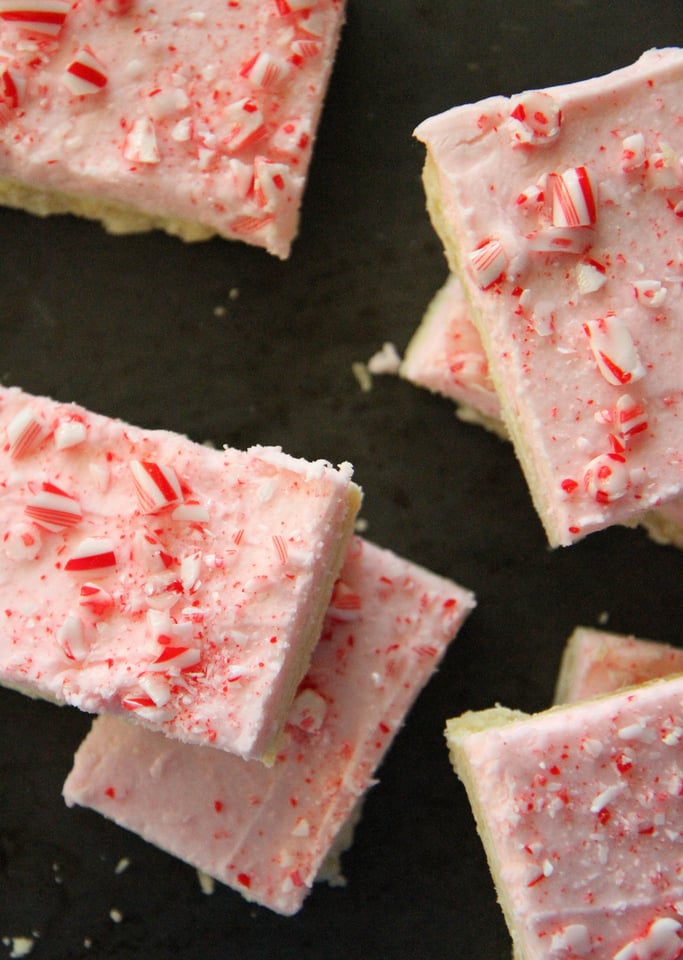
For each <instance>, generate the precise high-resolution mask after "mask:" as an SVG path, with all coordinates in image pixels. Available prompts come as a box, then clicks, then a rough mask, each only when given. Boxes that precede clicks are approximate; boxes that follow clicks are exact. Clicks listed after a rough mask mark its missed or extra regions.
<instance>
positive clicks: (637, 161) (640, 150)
mask: <svg viewBox="0 0 683 960" xmlns="http://www.w3.org/2000/svg"><path fill="white" fill-rule="evenodd" d="M644 163H645V137H644V136H643V135H642V133H633V134H631V136H629V137H624V139H623V140H622V141H621V169H622V170H623V171H624V172H625V173H630V172H631V171H632V170H638V169H639V168H640V167H642V166H643V164H644Z"/></svg>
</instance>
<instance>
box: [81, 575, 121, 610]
mask: <svg viewBox="0 0 683 960" xmlns="http://www.w3.org/2000/svg"><path fill="white" fill-rule="evenodd" d="M78 602H79V604H80V605H81V606H82V607H85V608H86V609H88V610H90V612H91V613H94V614H95V615H96V616H98V617H100V616H102V614H103V613H106V612H107V610H111V609H112V608H113V606H114V598H113V597H112V595H111V594H110V593H109V592H108V591H107V590H104V589H103V588H102V587H100V586H99V584H96V583H84V584H83V585H82V586H81V592H80V596H79V598H78Z"/></svg>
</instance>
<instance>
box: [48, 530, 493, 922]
mask: <svg viewBox="0 0 683 960" xmlns="http://www.w3.org/2000/svg"><path fill="white" fill-rule="evenodd" d="M473 605H474V598H473V596H472V594H471V593H469V592H468V591H466V590H464V589H462V588H461V587H459V586H456V585H455V584H454V583H452V582H450V581H448V580H445V579H443V578H441V577H438V576H436V575H435V574H433V573H430V572H428V571H427V570H425V569H423V568H421V567H418V566H416V565H415V564H412V563H409V562H407V561H405V560H402V559H401V558H400V557H397V556H396V555H395V554H392V553H390V552H389V551H387V550H382V549H380V548H379V547H376V546H374V545H373V544H371V543H369V542H367V541H363V540H360V539H356V540H355V541H354V542H353V543H352V546H351V548H350V550H349V552H348V555H347V558H346V562H345V564H344V568H343V570H342V574H341V577H340V579H339V581H338V583H337V585H336V587H335V592H334V595H333V598H332V603H331V605H330V608H329V610H328V613H327V617H326V620H325V624H324V628H323V632H322V636H321V639H320V642H319V643H318V645H317V647H316V649H315V652H314V654H313V661H312V665H311V669H310V671H309V673H308V674H307V676H306V678H305V680H304V682H303V683H302V685H301V688H300V690H299V693H298V695H297V697H296V699H295V701H294V706H293V709H292V711H291V713H290V715H289V720H288V724H287V727H286V731H285V736H284V739H283V741H282V743H281V745H280V749H279V750H278V752H277V756H276V758H275V762H274V764H273V766H272V767H266V766H265V765H264V764H261V763H254V762H245V761H243V760H240V759H239V758H237V757H235V756H230V755H229V754H227V753H219V752H218V751H216V750H206V749H200V748H198V747H192V746H188V745H186V744H181V743H177V742H176V743H174V742H172V741H170V740H167V739H165V738H164V737H161V736H160V735H158V734H154V733H150V732H148V731H146V730H142V729H141V728H139V727H134V726H133V725H131V724H127V723H125V722H124V721H121V720H115V719H113V718H110V717H99V718H98V719H97V720H95V722H94V724H93V727H92V730H91V732H90V734H89V735H88V737H87V738H86V739H85V741H84V742H83V743H82V745H81V746H80V748H79V750H78V752H77V754H76V758H75V764H74V768H73V770H72V772H71V773H70V775H69V777H68V779H67V781H66V784H65V787H64V795H65V798H66V801H67V803H68V804H70V805H72V804H80V805H82V806H87V807H91V808H92V809H94V810H97V811H99V812H100V813H102V814H104V815H105V816H107V817H109V818H110V819H112V820H114V821H116V822H117V823H119V824H121V825H122V826H124V827H127V828H128V829H130V830H133V831H135V832H137V833H139V834H140V835H141V836H143V837H144V838H146V839H147V840H149V841H151V842H152V843H155V844H157V845H158V846H159V847H161V848H163V849H164V850H167V851H169V852H171V853H173V854H175V855H177V856H178V857H180V858H182V859H183V860H186V861H188V862H189V863H191V864H194V865H195V866H196V867H198V868H199V869H201V870H202V871H203V872H204V873H207V874H209V875H210V876H212V877H214V878H216V879H218V880H220V881H221V882H223V883H226V884H228V885H230V886H231V887H234V888H235V889H236V890H238V891H239V892H240V893H242V894H243V895H244V896H245V897H246V898H247V899H249V900H253V901H256V902H257V903H260V904H262V905H264V906H267V907H269V908H270V909H272V910H275V911H277V912H279V913H283V914H292V913H294V912H296V911H297V910H298V909H299V908H300V907H301V905H302V903H303V901H304V898H305V896H306V895H307V894H308V892H309V890H310V887H311V885H312V884H313V881H314V880H315V878H316V875H317V874H318V873H319V870H320V868H321V866H322V865H323V863H324V861H325V859H326V857H327V856H328V854H329V852H330V850H331V848H332V847H333V845H334V844H335V843H336V842H337V841H338V838H339V836H340V834H343V833H344V830H345V825H347V824H348V822H349V819H350V818H351V817H352V815H353V812H354V810H355V809H357V805H358V803H359V801H360V799H361V797H362V796H363V794H364V793H365V791H366V790H367V789H368V787H369V786H370V785H371V784H372V783H373V782H374V780H373V778H374V776H375V771H376V768H377V766H378V765H379V763H380V761H381V759H382V757H383V756H384V754H385V752H386V750H387V749H388V747H389V744H390V743H391V741H392V739H393V737H394V736H395V734H396V733H397V732H398V730H399V729H400V727H401V725H402V723H403V721H404V719H405V715H406V712H407V711H408V709H409V708H410V706H411V704H412V703H413V701H414V699H415V697H416V696H417V695H418V693H419V691H420V690H421V689H422V687H423V686H424V684H425V683H426V682H427V680H428V678H429V677H430V676H431V674H432V672H433V671H434V670H435V669H436V667H437V665H438V663H439V661H440V659H441V657H442V656H443V654H444V652H445V650H446V648H447V645H448V644H449V642H450V641H451V639H452V638H453V637H454V635H455V634H456V633H457V631H458V629H459V627H460V626H461V624H462V622H463V621H464V619H465V618H466V616H467V615H468V614H469V612H470V611H471V609H472V607H473Z"/></svg>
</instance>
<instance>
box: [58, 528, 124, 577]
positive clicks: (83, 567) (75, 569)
mask: <svg viewBox="0 0 683 960" xmlns="http://www.w3.org/2000/svg"><path fill="white" fill-rule="evenodd" d="M115 567H116V551H115V549H114V543H113V541H112V540H110V539H109V537H86V538H85V539H84V540H81V542H80V543H79V544H78V545H77V546H76V548H75V549H74V550H73V551H72V553H71V556H70V557H69V559H68V560H67V562H66V563H65V565H64V569H65V570H68V571H70V572H71V573H87V574H89V575H90V576H96V575H101V576H106V575H107V574H108V573H111V571H112V570H113V569H114V568H115Z"/></svg>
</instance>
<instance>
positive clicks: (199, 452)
mask: <svg viewBox="0 0 683 960" xmlns="http://www.w3.org/2000/svg"><path fill="white" fill-rule="evenodd" d="M359 502H360V491H359V490H358V488H357V487H356V486H355V484H354V483H353V481H352V480H351V468H350V466H349V465H348V464H344V465H341V466H340V467H339V468H338V469H335V468H332V467H331V466H330V465H329V464H327V463H325V462H323V461H317V462H314V463H309V462H307V461H304V460H297V459H294V458H293V457H288V456H287V455H286V454H284V453H282V451H281V450H279V449H278V448H268V447H253V448H251V449H250V450H248V451H246V452H244V451H238V450H231V449H227V448H226V449H224V450H215V449H211V448H209V447H206V446H202V445H200V444H196V443H193V442H191V441H190V440H188V439H187V438H186V437H183V436H180V435H178V434H174V433H170V432H168V431H162V430H143V429H141V428H139V427H133V426H130V425H128V424H125V423H123V422H121V421H119V420H113V419H110V418H108V417H103V416H101V415H98V414H95V413H92V412H90V411H88V410H85V409H83V408H82V407H79V406H77V405H75V404H65V403H57V402H55V401H53V400H49V399H47V398H44V397H35V396H31V395H29V394H26V393H24V392H22V391H21V390H19V389H18V388H15V387H11V388H5V387H3V388H0V528H1V529H2V531H3V532H2V535H1V539H0V611H2V613H1V614H0V683H1V684H3V685H5V686H9V687H13V688H16V689H19V690H22V691H23V692H25V693H29V694H31V695H34V696H41V697H46V698H49V699H52V700H56V701H58V702H61V703H68V704H71V705H73V706H76V707H80V708H81V709H82V710H86V711H88V712H90V713H113V714H116V715H119V716H122V715H125V716H128V717H131V718H134V719H135V720H136V721H138V722H139V723H141V724H143V725H144V726H147V727H149V728H151V729H154V730H161V731H163V732H164V733H166V734H168V735H169V736H173V737H178V738H180V739H181V740H185V741H188V742H190V743H201V744H212V745H213V746H215V747H220V748H222V749H224V750H229V751H232V752H234V753H237V754H239V755H241V756H245V757H261V756H263V755H265V754H268V753H269V752H270V751H271V750H272V749H273V748H274V746H275V744H276V742H277V740H278V737H279V734H280V731H281V728H282V725H283V724H284V721H285V717H286V715H287V712H288V710H289V708H290V706H291V704H292V701H293V699H294V696H295V693H296V690H297V687H298V684H299V682H300V680H301V678H302V676H303V675H304V674H305V672H306V670H307V669H308V665H309V661H310V656H311V651H312V649H313V646H314V644H315V642H316V641H317V639H318V637H319V635H320V628H321V623H322V619H323V616H324V614H325V610H326V608H327V606H328V604H329V601H330V597H331V594H332V589H333V585H334V581H335V579H336V577H337V575H338V573H339V570H340V568H341V564H342V562H343V559H344V555H345V551H346V546H347V544H348V541H349V538H350V537H351V533H352V528H353V523H354V519H355V516H356V512H357V510H358V506H359Z"/></svg>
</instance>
